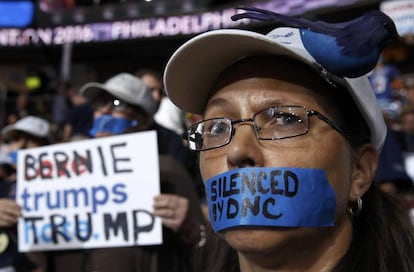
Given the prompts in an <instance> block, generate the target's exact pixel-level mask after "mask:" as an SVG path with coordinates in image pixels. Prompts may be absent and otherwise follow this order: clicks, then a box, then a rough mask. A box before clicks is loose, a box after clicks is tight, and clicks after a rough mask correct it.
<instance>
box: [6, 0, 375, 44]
mask: <svg viewBox="0 0 414 272" xmlns="http://www.w3.org/2000/svg"><path fill="white" fill-rule="evenodd" d="M361 2H365V1H364V0H363V1H361V0H360V1H358V0H341V1H339V0H306V1H305V0H296V1H288V0H279V1H274V0H268V1H257V2H255V3H254V6H256V7H258V8H263V9H267V10H272V11H276V12H279V13H283V14H287V15H298V14H304V13H306V12H309V11H315V10H318V9H322V8H327V7H329V8H334V7H336V8H339V7H342V6H350V5H353V4H355V3H358V4H361ZM366 2H368V1H366ZM237 12H239V11H238V10H237V8H236V7H231V8H226V9H219V10H211V11H206V12H200V13H194V14H183V15H177V16H166V17H151V18H136V19H131V20H120V21H111V22H93V23H84V24H70V23H69V24H64V25H62V26H53V27H38V28H26V29H21V28H5V29H0V46H11V47H15V46H29V45H46V46H52V45H62V44H68V43H72V44H81V43H95V42H107V41H122V40H132V39H142V38H155V37H171V36H176V35H195V34H198V33H202V32H205V31H208V30H214V29H221V28H239V27H243V25H247V24H250V23H251V21H249V20H247V19H246V20H239V21H237V22H233V21H232V20H231V19H230V17H231V16H232V15H234V14H236V13H237Z"/></svg>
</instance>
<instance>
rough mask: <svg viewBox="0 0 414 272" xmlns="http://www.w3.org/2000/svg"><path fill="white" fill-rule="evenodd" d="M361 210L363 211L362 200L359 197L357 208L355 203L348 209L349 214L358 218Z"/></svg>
mask: <svg viewBox="0 0 414 272" xmlns="http://www.w3.org/2000/svg"><path fill="white" fill-rule="evenodd" d="M361 210H362V199H361V198H360V197H358V200H357V202H356V206H355V202H354V203H351V205H350V206H349V207H348V212H349V214H350V215H352V216H358V215H359V214H360V213H361Z"/></svg>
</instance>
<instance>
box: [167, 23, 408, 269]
mask: <svg viewBox="0 0 414 272" xmlns="http://www.w3.org/2000/svg"><path fill="white" fill-rule="evenodd" d="M319 42H320V43H321V46H322V45H323V44H322V42H321V41H318V40H315V44H314V45H315V47H317V46H318V43H319ZM326 54H327V56H329V52H326ZM328 58H329V57H328ZM325 60H326V59H325ZM328 60H329V59H328ZM334 61H335V60H333V59H332V60H331V62H334ZM357 68H358V67H355V70H357ZM183 78H187V79H190V80H182V79H183ZM165 85H166V91H167V94H168V96H169V97H170V98H171V100H172V101H173V102H174V103H175V104H176V105H177V106H178V107H180V108H181V109H183V110H184V111H188V112H193V113H199V114H203V117H204V120H203V121H201V122H199V123H196V124H194V125H193V126H191V127H190V128H189V129H188V132H187V133H186V139H187V140H188V142H189V147H190V148H191V149H193V150H197V151H200V170H201V174H202V176H203V179H204V182H205V186H206V197H207V204H208V209H209V217H210V223H211V226H212V229H213V230H214V232H215V233H216V234H217V236H209V237H208V239H207V244H206V246H205V247H204V249H205V250H206V254H204V255H201V258H200V259H201V261H202V262H201V264H200V266H199V267H198V268H196V271H209V272H212V271H226V272H230V271H242V272H247V271H318V272H320V271H344V272H345V271H346V272H349V271H376V272H378V271H381V272H390V271H405V272H409V271H414V244H413V243H414V236H413V235H414V234H413V226H412V225H411V223H410V221H409V219H408V214H407V210H406V209H404V207H402V206H401V205H399V204H400V203H398V201H397V200H396V199H393V198H391V197H390V196H388V195H385V194H384V193H382V192H379V191H378V189H377V188H376V187H375V186H374V185H372V180H373V177H374V174H375V171H376V167H377V160H378V154H379V152H380V151H381V148H382V145H383V143H384V139H385V136H386V126H385V123H384V120H383V119H382V117H381V116H382V115H381V111H380V109H379V107H378V105H377V103H376V99H375V96H374V94H373V91H372V89H371V86H370V85H369V82H368V80H367V78H366V76H365V75H363V74H362V75H358V76H355V77H353V78H348V77H345V76H343V75H341V74H333V73H332V72H331V71H329V70H327V69H325V68H324V67H322V66H321V65H320V64H319V63H317V62H316V61H315V60H314V59H313V57H312V56H311V55H310V53H309V52H308V51H307V50H306V48H305V47H304V46H303V44H302V42H301V38H300V33H299V30H298V29H294V28H280V29H275V30H273V31H272V32H271V33H269V34H268V35H261V34H258V33H254V32H250V31H244V30H218V31H212V32H208V33H205V34H202V35H201V36H198V37H196V38H194V39H192V40H190V41H189V42H187V43H186V44H184V45H183V46H182V47H181V48H179V49H178V50H177V51H176V52H175V54H174V55H173V56H172V58H171V59H170V61H169V63H168V64H167V67H166V73H165ZM217 237H219V239H217Z"/></svg>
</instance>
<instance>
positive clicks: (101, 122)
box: [54, 73, 205, 272]
mask: <svg viewBox="0 0 414 272" xmlns="http://www.w3.org/2000/svg"><path fill="white" fill-rule="evenodd" d="M80 93H81V94H82V95H83V96H85V97H86V98H87V99H88V101H90V103H91V105H92V107H93V108H94V110H95V120H94V123H93V126H92V128H91V130H90V136H91V137H94V138H97V137H110V136H112V135H120V134H128V133H134V132H141V131H148V130H155V131H156V132H157V137H158V152H159V167H160V185H161V194H160V195H158V196H156V197H155V198H154V203H153V207H154V211H153V213H154V215H156V216H159V217H160V218H161V220H162V223H163V225H164V227H163V244H162V245H159V246H139V247H116V248H98V249H91V250H84V251H79V250H77V251H73V252H70V251H66V252H55V253H54V267H55V271H56V272H63V271H68V272H69V271H100V272H105V271H108V272H109V271H114V269H115V270H117V271H123V272H133V271H148V272H157V271H158V272H162V271H165V272H167V271H168V272H174V271H176V272H186V271H191V266H192V259H193V258H192V250H193V248H194V247H197V246H198V245H201V244H203V243H204V235H203V233H204V226H205V222H204V217H203V215H202V212H201V209H200V203H199V199H198V195H197V193H196V190H195V188H194V184H193V181H192V179H191V176H190V175H189V173H188V172H187V171H186V169H185V168H184V166H183V165H182V164H181V163H180V162H179V161H178V160H177V158H176V157H175V153H174V152H171V151H172V149H170V148H168V146H166V145H165V144H166V143H168V142H170V139H168V138H165V137H169V134H165V133H163V128H161V129H160V127H159V126H158V125H156V124H155V122H154V120H153V114H154V113H155V111H156V108H157V104H156V102H155V101H154V99H153V97H152V94H151V90H150V89H149V88H148V87H147V86H146V84H145V83H144V82H143V81H142V80H141V79H139V78H137V77H136V76H134V75H132V74H129V73H120V74H117V75H114V76H113V77H111V78H109V79H108V80H107V81H105V83H98V82H90V83H87V84H85V85H84V86H82V87H81V88H80ZM131 152H136V151H134V150H131Z"/></svg>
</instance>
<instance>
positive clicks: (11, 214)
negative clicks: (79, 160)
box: [0, 115, 50, 272]
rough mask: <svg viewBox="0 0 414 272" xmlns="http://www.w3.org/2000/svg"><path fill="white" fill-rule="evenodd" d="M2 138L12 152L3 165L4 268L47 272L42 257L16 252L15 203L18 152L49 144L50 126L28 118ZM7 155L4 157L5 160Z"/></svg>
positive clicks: (18, 212)
mask: <svg viewBox="0 0 414 272" xmlns="http://www.w3.org/2000/svg"><path fill="white" fill-rule="evenodd" d="M1 135H2V138H3V139H4V140H5V142H6V143H7V147H8V148H7V149H8V152H9V154H7V157H6V159H3V160H2V165H1V168H2V177H1V182H0V188H1V189H0V228H1V233H0V240H1V241H2V242H1V244H2V245H3V246H4V248H3V249H2V250H3V251H2V252H1V253H0V260H1V261H0V262H1V266H2V268H4V266H7V267H9V268H10V269H11V270H6V271H16V272H19V271H21V272H27V271H31V272H43V271H46V259H45V255H44V254H43V253H40V252H36V253H35V252H29V253H27V254H26V253H19V252H18V249H17V229H16V224H17V219H18V217H19V216H20V215H21V207H20V205H19V204H17V202H16V199H15V198H16V166H17V165H16V152H17V151H18V150H22V149H27V148H35V147H39V146H44V145H47V144H50V124H49V122H48V121H47V120H45V119H43V118H40V117H37V116H33V115H28V116H26V117H23V118H21V119H19V120H18V121H17V122H16V123H15V124H12V125H8V126H6V127H4V128H3V129H2V130H1ZM4 155H5V153H3V157H4ZM0 270H1V269H0Z"/></svg>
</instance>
